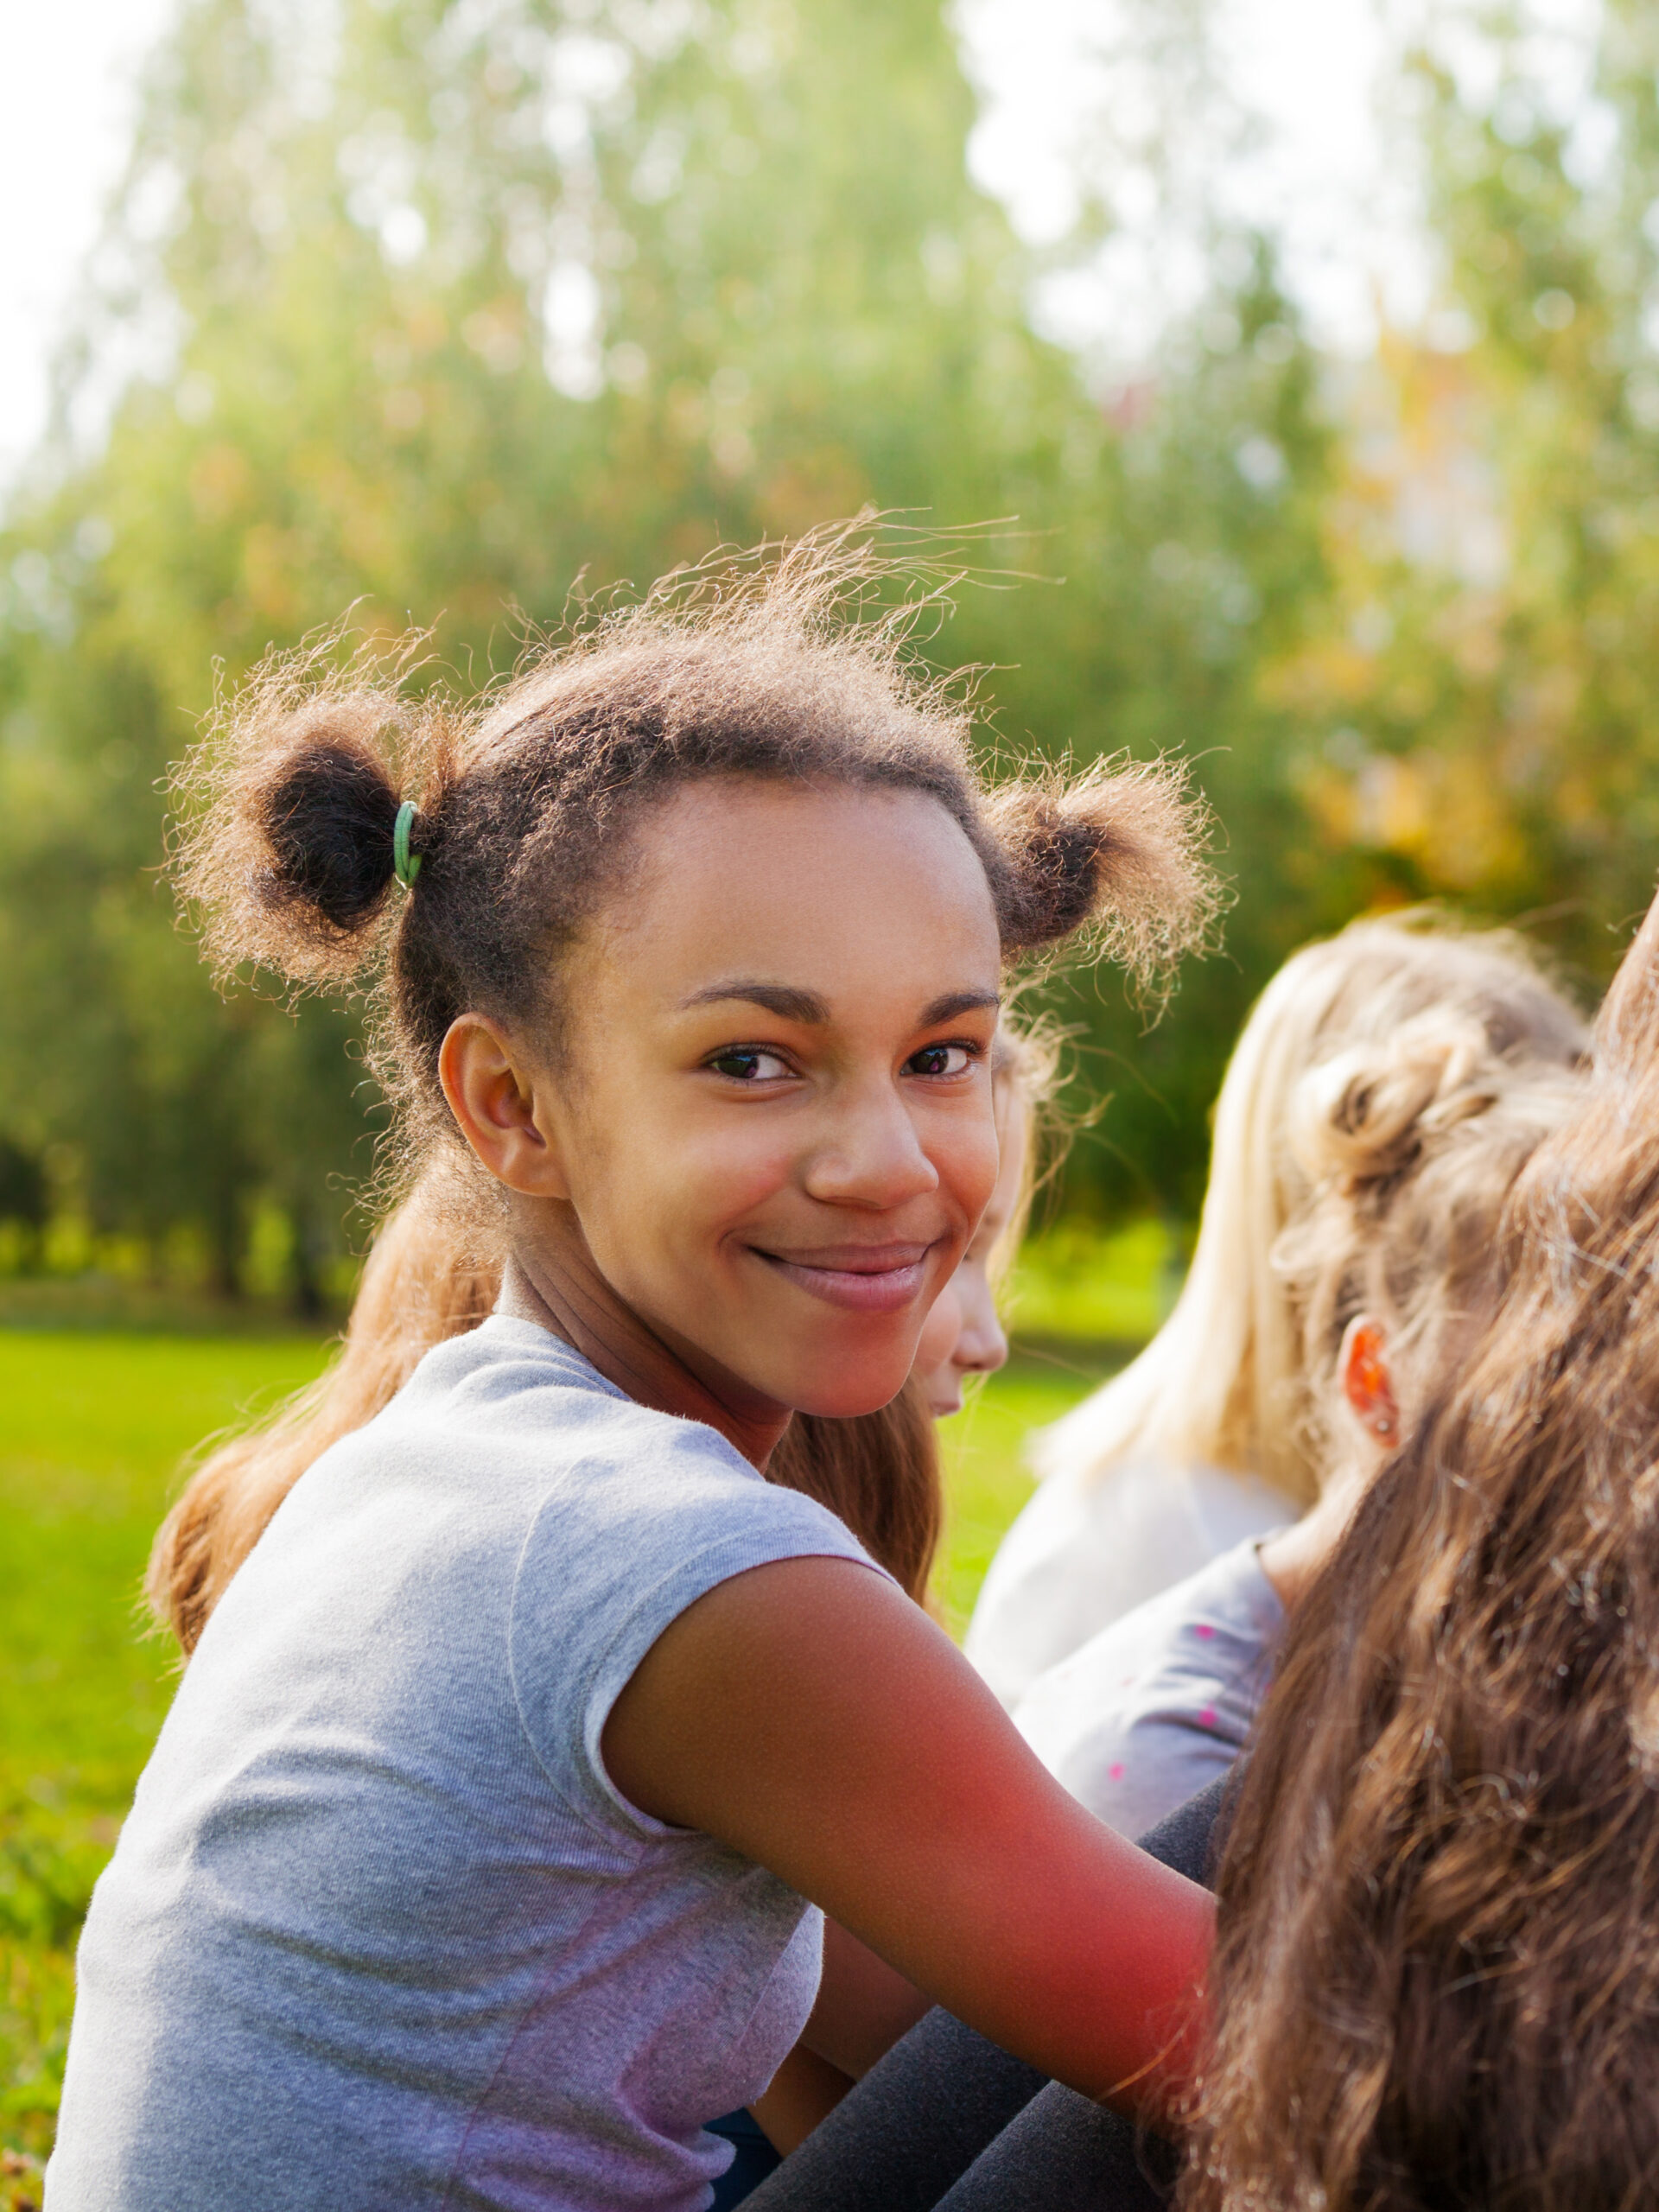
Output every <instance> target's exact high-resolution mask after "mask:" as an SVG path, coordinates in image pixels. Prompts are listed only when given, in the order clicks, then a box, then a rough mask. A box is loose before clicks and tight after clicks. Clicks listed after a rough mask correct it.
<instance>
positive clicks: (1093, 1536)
mask: <svg viewBox="0 0 1659 2212" xmlns="http://www.w3.org/2000/svg"><path fill="white" fill-rule="evenodd" d="M1297 1518H1298V1513H1297V1509H1296V1506H1295V1505H1294V1503H1293V1502H1292V1501H1291V1500H1290V1499H1289V1498H1287V1497H1285V1496H1284V1494H1283V1493H1282V1491H1276V1490H1274V1489H1272V1488H1271V1487H1270V1486H1269V1485H1268V1484H1266V1483H1264V1482H1261V1481H1258V1480H1257V1479H1256V1478H1254V1477H1253V1476H1248V1475H1234V1474H1224V1473H1223V1472H1222V1471H1220V1470H1219V1469H1217V1468H1215V1467H1179V1466H1170V1465H1167V1464H1166V1462H1162V1461H1157V1460H1147V1459H1131V1460H1128V1461H1126V1462H1124V1463H1123V1464H1122V1465H1120V1466H1116V1467H1113V1468H1111V1469H1110V1470H1109V1471H1108V1472H1107V1473H1105V1474H1103V1475H1099V1474H1096V1473H1094V1472H1093V1471H1090V1472H1088V1473H1086V1474H1085V1473H1083V1472H1073V1471H1071V1470H1070V1469H1066V1470H1063V1471H1059V1472H1058V1473H1055V1474H1052V1475H1051V1476H1050V1477H1049V1478H1048V1479H1047V1480H1046V1482H1045V1483H1043V1484H1041V1486H1040V1487H1039V1490H1038V1491H1037V1492H1036V1495H1035V1496H1034V1497H1033V1498H1032V1499H1031V1501H1030V1503H1028V1504H1027V1507H1026V1509H1025V1510H1024V1511H1023V1512H1022V1513H1021V1514H1020V1517H1019V1519H1018V1520H1017V1521H1015V1522H1014V1526H1013V1527H1012V1528H1011V1529H1009V1530H1008V1533H1007V1535H1006V1536H1005V1537H1004V1538H1003V1540H1002V1544H1001V1549H1000V1550H999V1551H998V1552H997V1554H996V1557H995V1559H994V1560H992V1561H991V1566H990V1572H989V1573H988V1574H987V1575H986V1577H985V1585H984V1587H983V1589H982V1591H981V1592H980V1594H979V1603H978V1605H976V1607H975V1609H974V1617H973V1619H972V1621H971V1622H970V1623H969V1629H968V1635H967V1638H966V1643H965V1646H964V1648H965V1649H966V1651H967V1654H968V1656H969V1659H970V1660H972V1662H973V1663H974V1665H975V1666H976V1668H977V1669H979V1672H980V1673H981V1675H982V1676H983V1677H984V1679H985V1681H987V1682H988V1684H989V1685H990V1687H991V1688H992V1689H993V1690H994V1691H995V1694H996V1695H997V1696H998V1697H999V1698H1001V1700H1002V1703H1003V1704H1004V1705H1005V1706H1006V1707H1007V1708H1008V1710H1009V1711H1010V1712H1012V1711H1013V1710H1014V1707H1015V1706H1016V1705H1017V1704H1018V1703H1019V1701H1020V1698H1021V1697H1023V1696H1024V1695H1025V1694H1026V1692H1027V1690H1028V1689H1029V1688H1031V1685H1032V1684H1033V1682H1034V1681H1036V1679H1037V1677H1038V1675H1041V1674H1044V1673H1046V1671H1047V1669H1049V1668H1051V1667H1053V1666H1057V1665H1058V1663H1059V1662H1060V1661H1061V1660H1062V1659H1065V1658H1066V1657H1068V1656H1070V1655H1071V1653H1072V1652H1073V1651H1076V1650H1077V1649H1078V1647H1079V1646H1080V1645H1082V1644H1084V1643H1087V1642H1088V1640H1089V1638H1090V1637H1092V1636H1096V1635H1098V1634H1099V1632H1100V1630H1102V1629H1103V1628H1106V1627H1109V1625H1110V1624H1111V1623H1112V1622H1113V1621H1116V1620H1118V1619H1120V1618H1122V1616H1123V1615H1124V1614H1125V1613H1127V1612H1130V1611H1133V1610H1134V1608H1135V1606H1137V1605H1143V1604H1144V1603H1145V1602H1146V1600H1147V1599H1148V1598H1154V1597H1156V1596H1157V1594H1158V1592H1160V1590H1167V1589H1168V1588H1169V1587H1170V1586H1171V1585H1172V1584H1173V1583H1176V1582H1181V1581H1185V1579H1186V1577H1187V1576H1188V1575H1190V1574H1195V1573H1197V1572H1198V1569H1199V1568H1200V1567H1207V1566H1208V1565H1209V1563H1210V1561H1211V1560H1213V1559H1217V1558H1218V1557H1220V1555H1221V1554H1223V1553H1224V1552H1230V1551H1232V1550H1234V1549H1235V1548H1236V1547H1237V1546H1238V1545H1239V1544H1242V1543H1243V1542H1245V1541H1248V1540H1249V1539H1250V1538H1260V1537H1262V1536H1266V1535H1271V1534H1272V1532H1273V1531H1274V1529H1282V1528H1285V1527H1286V1526H1287V1525H1288V1523H1289V1522H1293V1521H1294V1520H1296V1519H1297Z"/></svg>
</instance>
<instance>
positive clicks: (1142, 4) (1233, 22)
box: [0, 0, 1595, 482]
mask: <svg viewBox="0 0 1659 2212" xmlns="http://www.w3.org/2000/svg"><path fill="white" fill-rule="evenodd" d="M1404 4H1407V5H1409V4H1410V0H1404ZM1418 4H1420V5H1421V6H1422V7H1424V8H1425V9H1426V10H1427V11H1428V13H1429V15H1430V16H1434V15H1436V14H1437V13H1439V14H1442V15H1443V14H1444V10H1443V8H1442V7H1441V6H1440V0H1418ZM1594 4H1595V0H1544V5H1545V6H1546V7H1549V6H1554V8H1556V9H1557V10H1559V11H1560V12H1561V13H1562V14H1563V15H1564V16H1574V15H1576V16H1579V17H1580V18H1581V17H1582V16H1583V14H1584V12H1585V10H1586V8H1590V7H1592V6H1593V5H1594ZM172 5H173V0H54V4H53V5H51V6H50V7H39V6H35V7H30V8H27V9H25V8H23V7H22V6H21V5H20V6H17V7H16V8H14V10H11V11H10V16H9V20H8V22H7V24H6V29H5V34H4V45H3V49H0V50H3V54H4V59H5V63H6V67H5V68H4V69H3V71H0V205H3V206H5V207H8V208H10V209H11V210H12V211H13V214H12V217H11V219H10V220H9V221H8V223H7V224H6V226H5V227H4V230H3V232H0V482H3V481H4V480H7V479H8V478H10V475H11V474H12V473H13V471H14V470H15V469H16V466H17V464H18V462H19V461H21V460H22V457H23V455H24V454H26V453H27V451H28V450H29V447H30V446H31V445H32V443H33V442H34V440H35V437H36V435H38V433H39V430H40V428H41V422H42V417H43V414H44V409H45V400H46V361H47V358H48V353H49V351H50V348H51V346H52V342H53V339H54V334H55V333H56V331H57V329H58V327H59V326H60V319H61V316H62V314H63V309H64V305H65V302H66V300H67V296H68V294H69V291H70V289H71V286H72V285H73V279H74V275H75V271H76V269H77V266H78V264H79V261H80V258H81V257H82V256H83V255H84V254H85V252H86V249H87V247H88V246H89V245H90V244H91V242H92V237H93V234H94V232H95V230H96V227H97V223H98V219H99V210H100V207H101V206H102V204H103V202H104V200H105V197H106V195H107V194H108V193H109V192H110V190H111V188H112V186H113V185H114V183H115V181H116V179H117V177H118V174H119V170H120V166H121V161H122V157H123V154H124V149H125V143H126V136H127V131H128V129H129V126H130V118H131V114H132V107H133V92H132V81H133V74H134V68H135V64H136V62H137V60H138V58H139V57H140V56H142V54H143V52H144V51H145V49H146V48H147V47H148V46H149V43H150V42H151V41H153V40H154V38H155V36H156V34H157V32H158V31H159V29H161V27H162V23H163V22H165V21H166V19H167V18H168V16H169V15H170V13H171V10H172ZM1401 6H1402V0H1224V25H1225V44H1226V67H1225V72H1224V74H1225V79H1226V84H1227V90H1228V92H1229V93H1230V95H1231V96H1232V97H1233V98H1234V99H1236V101H1237V102H1238V103H1239V105H1241V106H1242V107H1243V109H1245V110H1248V111H1252V112H1255V113H1256V114H1258V115H1259V116H1261V117H1262V118H1265V119H1266V124H1267V129H1266V131H1265V133H1264V135H1263V137H1262V143H1260V145H1259V146H1258V147H1257V149H1255V151H1254V152H1250V151H1244V152H1241V153H1240V154H1239V155H1238V156H1237V157H1236V159H1235V161H1234V162H1233V164H1232V168H1231V173H1230V181H1229V193H1230V201H1231V204H1232V205H1233V206H1234V207H1236V209H1237V211H1238V212H1239V213H1242V214H1245V215H1248V216H1249V217H1251V218H1253V219H1256V220H1259V221H1263V222H1265V223H1267V224H1268V226H1271V227H1273V228H1274V229H1276V230H1278V231H1279V232H1281V235H1282V236H1283V237H1284V238H1285V240H1286V243H1287V267H1288V272H1289V275H1290V278H1291V282H1292V284H1293V288H1294V289H1295V291H1296V292H1297V293H1298V295H1299V296H1300V297H1301V298H1302V299H1303V301H1304V302H1306V305H1307V307H1308V308H1309V310H1310V312H1311V314H1312V315H1313V320H1314V323H1315V327H1316V329H1317V330H1318V331H1319V334H1320V335H1321V336H1322V337H1324V338H1325V339H1326V340H1327V341H1334V342H1336V343H1338V344H1339V345H1343V346H1363V344H1364V343H1365V342H1366V340H1367V339H1368V338H1369V336H1370V330H1371V324H1372V307H1373V301H1374V297H1375V296H1376V286H1377V285H1379V284H1380V285H1381V286H1382V287H1383V293H1384V296H1386V297H1387V298H1388V299H1389V302H1390V303H1391V304H1392V306H1393V308H1394V309H1395V312H1403V313H1406V314H1411V313H1414V312H1415V311H1417V310H1418V309H1420V308H1421V305H1422V304H1423V296H1424V292H1425V289H1426V285H1427V265H1426V263H1425V259H1424V256H1423V253H1422V251H1421V247H1420V246H1419V245H1418V244H1417V241H1416V237H1415V233H1414V227H1413V224H1412V220H1411V205H1410V196H1409V188H1408V184H1406V183H1404V182H1402V181H1399V180H1398V179H1396V178H1395V177H1393V176H1392V175H1390V170H1391V168H1392V166H1393V165H1392V164H1391V163H1390V162H1389V161H1388V160H1387V159H1386V158H1385V156H1384V154H1383V149H1382V145H1381V142H1380V139H1379V133H1378V128H1377V123H1376V114H1375V111H1374V102H1373V93H1374V85H1375V79H1376V73H1377V68H1378V63H1379V60H1380V36H1379V32H1378V29H1377V23H1378V20H1379V14H1378V11H1379V9H1381V8H1388V9H1389V12H1390V15H1391V16H1392V17H1393V18H1394V19H1395V21H1396V22H1398V20H1399V17H1400V11H1401ZM1123 7H1124V0H1117V5H1116V7H1115V6H1114V4H1113V0H957V21H958V22H959V24H960V26H961V29H962V31H963V38H964V43H965V46H966V49H967V54H968V59H969V68H970V71H971V73H973V75H974V77H975V79H976V82H977V84H978V86H979V88H980V92H981V94H982V100H983V103H984V106H983V117H982V122H981V124H980V127H979V129H978V130H977V132H976V137H975V141H974V146H973V149H972V160H973V166H974V168H975V171H976V175H978V176H979V178H980V179H981V181H982V182H983V183H984V184H986V185H987V186H988V187H989V188H991V189H993V190H995V191H996V192H997V193H998V194H1000V195H1001V197H1002V198H1003V199H1004V200H1006V201H1007V204H1008V206H1009V207H1010V210H1011V212H1012V213H1013V215H1014V219H1015V221H1016V222H1017V223H1018V224H1019V226H1020V229H1021V230H1022V232H1025V233H1026V234H1027V236H1028V237H1030V238H1034V239H1052V238H1056V237H1058V235H1060V234H1062V233H1063V232H1064V231H1065V228H1066V226H1067V223H1068V221H1069V219H1070V218H1071V214H1072V213H1073V212H1074V211H1075V207H1076V185H1075V176H1076V174H1077V162H1078V161H1079V160H1081V161H1082V162H1085V163H1086V162H1087V160H1088V159H1089V156H1090V149H1091V147H1092V148H1095V149H1098V147H1099V146H1100V145H1101V143H1103V136H1102V132H1101V130H1100V118H1101V117H1102V116H1103V115H1107V116H1109V117H1110V118H1112V121H1113V124H1114V126H1115V128H1116V132H1117V134H1118V135H1119V137H1125V136H1127V137H1128V138H1129V139H1134V138H1135V137H1137V135H1138V136H1139V137H1141V138H1143V139H1144V140H1146V141H1147V143H1157V144H1160V145H1162V144H1167V143H1171V142H1172V141H1173V139H1175V138H1177V137H1179V135H1180V133H1179V128H1178V129H1177V130H1165V129H1162V128H1161V127H1160V120H1159V118H1158V117H1157V115H1156V114H1155V112H1154V111H1153V110H1152V108H1151V106H1150V105H1149V104H1148V99H1147V83H1148V80H1147V78H1146V77H1145V75H1144V74H1143V73H1140V72H1139V71H1137V69H1136V67H1135V63H1134V60H1133V58H1132V57H1129V58H1128V59H1127V60H1126V58H1125V57H1124V55H1123V54H1122V53H1121V52H1120V53H1119V54H1116V55H1109V54H1106V53H1105V51H1104V49H1103V37H1104V29H1103V27H1105V26H1107V25H1109V23H1110V22H1113V21H1114V20H1116V17H1117V15H1118V13H1119V11H1120V10H1122V9H1123ZM1179 12H1180V11H1179V9H1177V8H1175V7H1174V6H1173V5H1172V4H1171V0H1139V13H1140V15H1141V17H1142V18H1143V19H1145V20H1147V21H1149V22H1153V23H1154V24H1156V23H1158V22H1160V21H1162V22H1166V23H1168V24H1170V25H1171V26H1172V27H1173V26H1174V25H1175V24H1177V23H1178V22H1179ZM1177 123H1178V125H1179V124H1186V125H1187V126H1188V132H1189V136H1190V137H1192V138H1193V139H1194V140H1201V139H1202V137H1203V135H1204V134H1203V132H1202V131H1197V132H1194V131H1192V130H1191V125H1192V114H1191V113H1190V112H1188V113H1185V114H1183V115H1182V116H1180V117H1179V118H1177ZM1142 204H1143V205H1144V206H1145V207H1146V208H1147V220H1146V222H1145V223H1144V224H1141V225H1140V226H1137V224H1136V223H1135V221H1134V220H1133V219H1131V220H1130V221H1129V223H1128V226H1127V228H1126V232H1125V234H1124V235H1122V236H1121V237H1120V238H1118V239H1117V240H1116V242H1115V243H1114V244H1113V245H1110V246H1109V248H1108V250H1107V251H1106V252H1105V254H1104V255H1103V257H1102V259H1101V261H1100V263H1099V264H1098V265H1097V266H1096V267H1095V268H1094V269H1092V270H1090V271H1088V272H1086V273H1084V275H1082V276H1074V277H1069V278H1066V279H1064V280H1056V281H1054V282H1052V283H1050V284H1049V286H1048V287H1047V289H1046V291H1045V292H1044V293H1043V295H1042V296H1041V297H1040V298H1039V301H1038V302H1037V312H1038V315H1039V321H1041V322H1042V323H1043V324H1044V325H1045V326H1046V327H1047V328H1048V329H1049V330H1050V331H1051V332H1052V334H1054V335H1057V336H1060V337H1064V338H1065V339H1067V340H1070V341H1071V342H1073V343H1076V344H1078V345H1080V346H1084V347H1085V348H1090V349H1093V350H1096V351H1097V352H1099V353H1103V354H1104V355H1106V356H1109V357H1112V358H1116V359H1119V360H1128V361H1133V359H1135V356H1136V355H1137V353H1142V352H1144V350H1145V346H1146V344H1147V340H1148V339H1149V338H1150V336H1151V334H1153V332H1154V330H1155V328H1156V326H1157V323H1158V321H1159V320H1160V317H1161V315H1163V314H1164V313H1166V312H1167V311H1168V309H1169V308H1172V307H1179V306H1180V305H1182V304H1183V303H1184V302H1185V300H1186V299H1187V298H1189V297H1190V296H1192V293H1193V291H1194V289H1196V286H1197V283H1198V275H1199V272H1198V270H1197V268H1196V266H1195V264H1194V261H1193V257H1192V254H1191V252H1190V251H1188V252H1186V253H1185V254H1184V253H1183V251H1182V249H1181V242H1180V240H1179V238H1173V239H1172V238H1171V237H1170V236H1169V235H1168V234H1167V233H1166V232H1160V231H1158V230H1157V229H1156V227H1155V226H1154V223H1153V220H1152V217H1151V193H1150V188H1149V187H1148V188H1147V189H1146V190H1145V191H1144V192H1143V194H1142ZM1128 213H1129V214H1130V216H1131V218H1133V216H1134V215H1135V200H1134V194H1133V190H1132V191H1131V194H1130V198H1129V204H1128Z"/></svg>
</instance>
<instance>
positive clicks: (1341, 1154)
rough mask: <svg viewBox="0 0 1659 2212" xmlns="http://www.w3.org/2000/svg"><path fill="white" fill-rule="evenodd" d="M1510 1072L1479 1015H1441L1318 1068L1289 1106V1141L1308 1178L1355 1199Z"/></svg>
mask: <svg viewBox="0 0 1659 2212" xmlns="http://www.w3.org/2000/svg"><path fill="white" fill-rule="evenodd" d="M1504 1073H1505V1071H1504V1068H1503V1065H1502V1063H1501V1062H1500V1061H1499V1059H1498V1057H1497V1054H1496V1053H1495V1052H1494V1051H1493V1049H1492V1046H1491V1041H1490V1040H1489V1039H1488V1037H1487V1035H1486V1033H1485V1031H1484V1029H1483V1027H1481V1025H1480V1023H1479V1022H1478V1020H1476V1019H1475V1018H1474V1017H1473V1016H1465V1015H1461V1014H1447V1013H1446V1012H1444V1011H1442V1010H1436V1011H1435V1012H1434V1013H1433V1014H1425V1015H1423V1016H1421V1017H1420V1018H1419V1019H1418V1020H1414V1021H1408V1022H1406V1023H1404V1024H1403V1025H1402V1027H1401V1028H1400V1029H1399V1030H1397V1031H1396V1032H1395V1035H1394V1036H1393V1038H1391V1039H1389V1041H1388V1042H1387V1043H1386V1044H1383V1045H1376V1044H1366V1045H1361V1046H1354V1047H1352V1048H1351V1050H1349V1051H1348V1052H1338V1054H1337V1055H1336V1056H1335V1058H1332V1059H1329V1060H1326V1061H1325V1062H1324V1063H1323V1065H1320V1066H1318V1067H1315V1068H1313V1069H1312V1070H1311V1071H1309V1073H1308V1074H1307V1075H1306V1077H1304V1078H1303V1080H1302V1082H1301V1084H1300V1085H1299V1086H1298V1088H1297V1090H1296V1093H1295V1095H1294V1097H1293V1099H1292V1102H1291V1115H1290V1122H1291V1142H1292V1145H1293V1147H1294V1151H1295V1154H1296V1156H1297V1159H1298V1160H1299V1162H1300V1165H1301V1166H1302V1167H1303V1168H1304V1170H1305V1171H1306V1174H1307V1176H1308V1179H1309V1180H1310V1181H1311V1182H1313V1183H1315V1184H1318V1183H1321V1182H1324V1181H1325V1180H1327V1179H1333V1180H1336V1181H1338V1182H1339V1183H1340V1184H1341V1185H1342V1186H1343V1187H1344V1189H1347V1190H1349V1191H1351V1192H1352V1191H1357V1190H1358V1189H1360V1188H1361V1187H1362V1186H1363V1185H1366V1184H1371V1183H1380V1182H1386V1181H1387V1180H1388V1179H1389V1178H1390V1177H1392V1176H1395V1175H1398V1174H1400V1173H1402V1171H1403V1170H1404V1169H1406V1168H1408V1167H1409V1166H1412V1164H1413V1163H1414V1160H1417V1159H1418V1158H1419V1157H1420V1155H1421V1152H1422V1149H1423V1146H1424V1144H1425V1143H1426V1142H1429V1141H1433V1139H1434V1138H1435V1137H1437V1136H1439V1135H1442V1134H1443V1133H1444V1132H1445V1131H1446V1130H1447V1129H1449V1128H1452V1127H1454V1126H1455V1124H1456V1123H1458V1122H1465V1121H1468V1120H1469V1119H1471V1116H1475V1115H1477V1114H1482V1113H1484V1112H1485V1111H1486V1109H1488V1108H1489V1107H1490V1106H1491V1105H1492V1104H1493V1103H1495V1102H1496V1100H1497V1097H1498V1096H1499V1095H1500V1092H1501V1090H1502V1088H1503V1077H1504Z"/></svg>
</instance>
